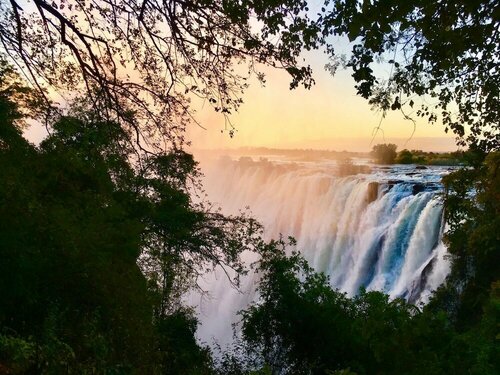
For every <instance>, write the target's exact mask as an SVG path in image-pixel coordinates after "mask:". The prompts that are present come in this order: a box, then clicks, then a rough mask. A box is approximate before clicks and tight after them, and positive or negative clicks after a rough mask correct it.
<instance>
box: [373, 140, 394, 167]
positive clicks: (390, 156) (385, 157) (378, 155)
mask: <svg viewBox="0 0 500 375" xmlns="http://www.w3.org/2000/svg"><path fill="white" fill-rule="evenodd" d="M396 149H397V146H396V145H395V144H393V143H384V144H378V145H375V146H373V149H372V152H371V154H372V157H373V158H374V159H375V162H376V163H378V164H394V163H395V161H396V156H397V153H396Z"/></svg>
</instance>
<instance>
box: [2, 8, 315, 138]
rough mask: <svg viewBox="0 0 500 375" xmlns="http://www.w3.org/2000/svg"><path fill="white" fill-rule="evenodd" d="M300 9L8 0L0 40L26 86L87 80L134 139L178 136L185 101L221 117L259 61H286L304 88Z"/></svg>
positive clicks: (307, 80)
mask: <svg viewBox="0 0 500 375" xmlns="http://www.w3.org/2000/svg"><path fill="white" fill-rule="evenodd" d="M304 9H306V3H305V2H304V1H301V0H292V1H288V2H286V3H281V2H267V1H265V2H260V1H259V2H253V1H220V0H218V1H207V0H175V1H153V0H145V1H143V0H120V1H117V2H116V1H113V2H110V1H92V2H84V1H79V0H62V1H55V2H48V1H46V0H33V6H28V5H25V4H22V3H21V1H19V0H10V1H9V2H2V5H1V6H0V42H1V44H0V45H1V47H0V48H1V50H3V52H4V53H6V54H7V55H8V56H9V57H10V58H11V59H12V61H14V62H15V63H16V64H17V65H18V66H19V67H20V68H21V69H22V70H23V71H24V72H25V73H26V75H27V77H29V78H30V80H31V82H32V84H33V85H34V86H38V87H39V88H42V87H46V86H50V87H53V88H65V89H70V90H81V89H82V88H86V89H87V90H88V93H89V95H91V98H92V100H93V101H94V102H95V104H98V103H99V102H100V101H104V105H103V108H104V109H107V111H108V112H110V114H112V115H114V118H115V119H116V120H117V121H119V122H120V123H121V124H122V125H123V126H126V127H129V128H131V129H132V130H133V131H134V132H135V135H136V142H138V143H140V142H142V141H144V138H146V140H148V141H151V142H152V141H153V140H154V137H155V136H156V137H158V136H163V137H164V138H166V139H168V140H170V141H172V142H174V143H182V140H183V130H184V128H185V126H186V124H187V123H188V122H189V121H190V120H192V119H193V117H192V111H191V109H190V107H189V102H190V99H191V98H196V97H198V98H201V99H203V100H206V101H208V102H209V103H210V104H211V105H212V106H213V107H214V109H215V110H216V111H219V112H221V113H222V114H224V115H226V116H227V115H229V114H230V113H231V112H232V111H233V110H236V109H237V108H238V107H239V105H240V104H241V94H242V91H243V90H244V89H245V88H246V86H247V83H246V80H247V77H248V75H249V74H251V73H252V72H256V71H257V69H258V68H259V64H268V65H272V66H274V67H277V68H280V69H285V70H286V71H287V72H288V73H290V75H291V76H292V83H291V85H292V87H296V86H297V85H299V84H300V83H303V84H304V85H305V86H306V87H310V86H311V84H312V82H313V80H312V78H311V71H310V68H308V67H300V66H298V63H297V60H298V56H299V53H300V51H301V48H302V46H308V47H312V46H314V42H313V41H312V40H311V38H310V36H308V34H307V33H306V32H304V28H305V27H306V26H307V25H309V24H310V21H309V19H308V18H307V16H306V15H302V16H301V15H300V13H301V12H302V11H303V10H304ZM253 17H255V18H256V19H257V21H258V22H261V25H262V27H261V32H260V33H255V32H253V31H252V25H251V22H252V21H251V18H253ZM275 37H278V40H276V39H275ZM241 63H246V64H247V67H246V69H240V68H236V67H235V66H236V65H239V64H241ZM245 70H246V71H245ZM258 76H259V78H260V79H261V80H263V79H264V78H263V75H262V74H260V73H258ZM82 85H83V87H82ZM96 92H98V93H99V95H96ZM129 111H133V112H134V113H135V114H136V115H135V121H130V118H129V116H128V114H129ZM226 125H227V128H228V130H229V132H230V135H232V134H233V127H232V125H231V123H230V122H228V123H227V124H226ZM157 144H160V142H158V143H157Z"/></svg>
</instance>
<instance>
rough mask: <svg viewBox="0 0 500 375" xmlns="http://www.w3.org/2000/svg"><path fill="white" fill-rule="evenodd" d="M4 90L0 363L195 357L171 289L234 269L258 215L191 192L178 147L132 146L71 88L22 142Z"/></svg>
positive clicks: (128, 365) (198, 357)
mask: <svg viewBox="0 0 500 375" xmlns="http://www.w3.org/2000/svg"><path fill="white" fill-rule="evenodd" d="M3 82H4V83H5V84H6V86H7V87H13V83H9V82H8V79H7V80H6V81H3ZM11 92H12V91H8V90H5V91H2V95H1V96H0V104H1V105H0V110H1V111H0V129H1V131H0V180H1V181H2V184H0V238H2V241H1V244H0V257H1V259H2V262H0V299H1V300H2V301H3V302H2V304H0V338H1V340H0V366H1V367H0V368H1V369H3V368H5V369H6V370H5V371H7V372H13V373H63V372H64V373H66V372H72V373H75V372H76V373H154V372H156V371H158V372H162V373H175V372H177V371H180V370H179V369H180V368H181V367H182V368H183V370H182V371H186V372H188V371H189V369H190V368H191V369H192V371H193V373H194V372H196V373H200V372H202V371H201V369H204V368H209V361H208V359H207V358H208V352H207V349H205V348H201V347H199V346H198V344H197V343H196V341H195V339H194V331H195V328H196V324H197V323H196V319H195V318H194V316H193V313H192V312H191V311H189V310H186V309H183V308H181V307H180V305H179V298H180V295H181V293H182V292H183V291H185V290H187V289H189V288H191V287H193V286H194V285H196V278H197V276H198V275H199V274H200V273H203V272H205V271H206V270H207V269H211V268H212V267H215V266H221V267H223V268H224V269H226V268H228V267H230V268H234V269H236V270H237V271H238V272H241V267H242V264H241V262H240V259H239V255H240V252H241V251H244V250H246V249H249V248H250V247H251V246H252V241H253V240H252V238H253V236H258V233H259V226H258V225H256V224H255V223H254V222H253V221H252V220H249V219H247V218H246V217H243V216H241V217H226V216H223V215H221V214H220V213H218V212H213V211H210V210H208V209H207V207H205V205H204V204H203V203H194V202H193V200H192V198H191V195H190V191H189V189H190V186H191V185H192V183H191V182H190V181H191V180H192V179H193V178H194V177H195V176H196V174H197V173H198V172H197V170H196V163H195V162H194V161H193V159H192V156H191V155H188V154H186V153H185V152H182V151H176V152H170V153H157V154H149V155H143V156H142V157H141V158H137V155H136V154H135V150H134V147H132V146H131V140H130V135H129V134H128V133H127V132H126V131H124V129H123V128H122V127H121V126H120V125H119V124H117V123H114V122H110V121H109V120H107V119H106V118H103V117H102V116H100V114H99V113H95V112H92V111H84V110H83V109H82V108H84V105H85V101H81V103H80V104H79V105H78V106H76V107H75V108H74V109H73V110H72V111H71V112H70V113H69V114H68V115H67V116H63V117H60V118H59V119H57V121H55V122H54V123H52V124H51V126H50V128H51V134H50V136H48V137H47V138H46V139H45V140H44V141H43V142H42V143H41V144H40V145H39V146H34V145H32V144H30V143H28V142H27V141H26V140H25V139H24V138H23V136H22V133H21V129H20V127H19V125H18V124H19V120H20V119H22V113H23V108H22V107H20V105H24V102H20V103H19V105H18V102H17V100H16V97H15V96H12V95H11ZM22 92H24V90H23V91H22ZM26 92H28V91H26ZM235 282H236V281H235ZM169 335H172V336H169ZM181 338H182V340H183V341H177V340H181ZM172 341H175V345H174V344H172ZM181 342H182V343H183V344H182V347H181V346H180V343H181ZM177 345H179V346H177ZM173 353H174V354H173ZM173 357H175V360H174V361H173V362H172V360H173ZM173 363H177V364H176V366H177V367H175V366H174V367H172V366H173ZM169 369H170V370H169ZM168 371H170V372H168ZM207 371H208V370H207ZM186 372H185V373H186Z"/></svg>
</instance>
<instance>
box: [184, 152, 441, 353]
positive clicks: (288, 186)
mask: <svg viewBox="0 0 500 375" xmlns="http://www.w3.org/2000/svg"><path fill="white" fill-rule="evenodd" d="M202 168H203V171H204V173H205V175H206V179H205V188H206V191H207V194H208V197H209V199H210V200H211V201H213V202H217V203H218V204H220V206H221V208H222V210H223V212H224V213H227V214H236V213H238V212H239V211H240V210H241V209H242V208H244V207H250V209H251V212H252V213H253V215H254V216H255V217H256V218H257V219H258V220H259V221H260V222H261V223H262V224H263V225H264V228H265V229H264V230H265V237H266V238H268V239H271V238H277V237H278V236H279V235H280V234H283V235H284V236H288V235H291V236H293V237H295V238H296V239H297V249H299V250H300V251H301V252H302V253H303V255H304V257H305V258H306V259H307V260H308V262H309V263H310V264H311V265H312V266H313V267H314V268H315V269H316V270H317V271H322V272H325V273H326V274H328V275H329V276H330V279H331V283H332V286H333V287H336V288H339V289H340V290H342V291H345V292H346V293H347V294H349V295H354V294H355V293H357V292H358V291H359V289H360V288H365V289H367V290H381V291H384V292H386V293H388V294H389V295H390V296H391V297H393V298H395V297H403V298H405V299H407V300H408V301H410V302H412V303H421V302H424V303H425V302H426V301H427V300H428V298H429V296H430V294H431V292H432V290H434V289H436V288H437V287H438V286H439V285H440V284H441V283H442V282H443V281H444V278H445V277H446V275H447V273H448V272H449V264H448V261H447V260H446V258H445V256H444V255H445V253H446V248H445V246H444V245H443V243H442V241H441V237H442V232H443V220H442V213H443V204H442V200H441V196H440V194H439V193H440V191H441V185H440V183H439V181H440V179H441V176H442V175H444V174H446V173H448V172H449V171H448V170H447V169H446V168H443V167H432V168H427V169H416V167H415V166H394V167H379V168H374V170H373V172H371V173H369V174H358V175H353V176H347V177H338V176H337V175H336V165H335V163H332V162H330V163H328V162H304V163H300V164H298V163H290V162H285V161H279V160H277V161H274V162H270V161H268V160H260V161H258V162H254V161H252V160H251V159H249V158H242V159H240V160H239V161H233V160H231V159H229V158H224V159H220V160H218V161H217V162H215V163H208V164H207V165H202ZM246 256H247V258H248V257H250V258H248V259H246V260H247V261H248V262H250V261H253V260H255V259H254V258H251V257H252V256H254V255H246ZM255 278H256V276H255V275H249V276H248V277H246V278H245V279H244V280H243V284H242V288H241V290H240V291H236V290H234V289H233V288H231V287H230V285H229V283H228V281H227V278H226V277H225V276H224V275H223V273H222V272H219V273H217V272H216V273H214V274H213V275H210V276H208V277H207V280H205V282H206V285H205V288H206V289H208V290H209V292H210V295H211V298H210V299H209V300H196V301H194V300H193V299H192V300H191V303H194V304H196V305H198V307H199V310H200V320H201V322H202V325H201V327H200V329H199V336H200V338H201V339H202V340H203V341H211V340H212V339H216V340H217V341H218V342H219V343H222V344H224V343H227V342H229V341H230V338H231V335H232V330H231V323H232V322H234V321H236V320H237V319H236V313H237V311H239V310H241V309H244V308H246V307H247V306H248V303H249V302H251V301H252V299H253V298H254V296H255V283H256V279H255Z"/></svg>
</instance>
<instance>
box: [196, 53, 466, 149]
mask: <svg viewBox="0 0 500 375" xmlns="http://www.w3.org/2000/svg"><path fill="white" fill-rule="evenodd" d="M342 52H343V51H342V50H341V51H339V53H342ZM345 52H347V51H345ZM305 58H306V61H307V62H308V63H310V65H311V66H312V68H313V72H314V74H313V75H314V78H315V80H316V84H315V86H313V87H312V88H311V89H310V90H306V89H304V88H298V89H295V90H290V89H289V84H290V77H289V76H288V74H287V73H286V72H284V71H280V70H272V69H271V68H269V69H265V70H264V72H265V74H266V84H265V86H264V87H262V86H261V85H260V83H259V82H258V81H257V80H256V79H253V80H252V81H251V84H250V85H251V86H250V88H249V89H248V90H247V92H246V93H245V94H244V96H243V100H244V104H243V105H242V106H241V108H240V110H239V112H238V113H236V114H233V115H232V116H231V122H232V123H233V125H234V126H235V127H236V130H237V131H236V132H235V135H234V137H233V138H231V137H229V134H228V132H223V133H221V130H222V129H224V118H223V117H222V116H221V115H220V114H218V113H216V112H214V111H213V110H212V109H211V108H210V107H209V105H208V103H207V104H205V105H203V103H193V109H195V110H196V111H197V114H196V118H197V119H198V120H199V121H200V123H201V124H202V125H203V126H204V127H206V130H204V129H202V128H200V127H198V126H196V125H193V126H192V127H191V128H190V129H189V131H188V138H189V139H190V140H191V141H192V144H193V148H194V149H227V148H229V149H231V148H239V147H259V146H265V147H272V148H313V149H331V150H337V151H342V150H348V151H369V150H370V149H371V147H372V146H373V145H374V144H377V143H385V142H391V143H396V144H397V145H398V149H403V148H408V149H422V150H424V151H453V150H456V149H457V147H456V146H455V142H454V137H453V136H452V135H447V134H446V133H445V132H444V127H443V126H442V124H439V123H436V124H429V123H427V121H425V120H423V119H417V118H416V116H413V117H414V118H415V119H416V120H417V126H416V129H415V133H414V134H413V136H412V132H413V123H412V122H411V121H408V120H405V119H404V118H403V115H402V114H401V113H400V112H398V111H395V112H391V113H388V115H387V117H385V118H384V119H383V121H382V123H381V128H382V130H383V131H381V132H379V133H378V134H377V136H376V137H375V139H374V140H373V142H372V132H373V130H374V128H375V127H376V126H377V125H378V124H379V122H380V118H381V113H379V112H376V111H373V110H371V106H370V105H369V104H368V102H367V100H365V99H363V98H361V97H360V96H357V95H356V91H355V88H354V80H353V79H352V77H351V76H350V72H349V71H348V70H341V69H339V70H338V71H337V73H336V74H335V76H333V77H332V76H331V75H330V73H328V72H327V71H325V69H324V65H325V64H326V63H327V58H326V56H324V55H323V54H322V53H320V52H315V53H314V54H311V55H310V56H305ZM381 74H382V76H383V75H386V76H387V78H389V75H390V70H389V69H387V71H384V70H381ZM384 136H385V138H384ZM410 138H411V139H410Z"/></svg>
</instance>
